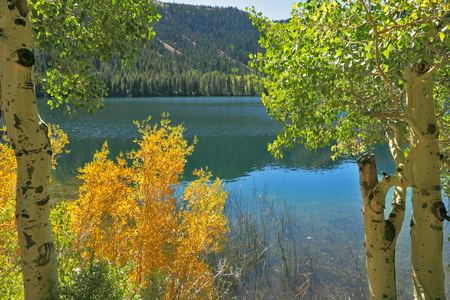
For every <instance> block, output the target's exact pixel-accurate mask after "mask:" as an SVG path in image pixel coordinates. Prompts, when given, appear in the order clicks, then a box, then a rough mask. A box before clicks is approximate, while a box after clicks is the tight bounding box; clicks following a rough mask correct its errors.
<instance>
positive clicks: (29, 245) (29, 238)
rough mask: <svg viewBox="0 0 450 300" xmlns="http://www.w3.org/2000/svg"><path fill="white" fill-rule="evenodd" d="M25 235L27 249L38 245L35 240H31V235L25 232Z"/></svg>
mask: <svg viewBox="0 0 450 300" xmlns="http://www.w3.org/2000/svg"><path fill="white" fill-rule="evenodd" d="M23 235H24V236H25V242H26V247H27V249H30V248H31V247H33V246H34V245H36V242H35V241H33V239H32V238H31V235H28V234H26V232H25V231H24V232H23Z"/></svg>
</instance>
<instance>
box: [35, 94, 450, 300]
mask: <svg viewBox="0 0 450 300" xmlns="http://www.w3.org/2000/svg"><path fill="white" fill-rule="evenodd" d="M39 109H40V112H41V116H42V118H43V120H44V121H46V122H47V123H51V124H60V125H61V128H62V129H63V130H64V131H65V132H66V133H67V134H68V137H69V141H70V144H69V145H68V146H67V149H70V150H71V153H69V154H65V155H63V156H62V157H61V158H60V159H59V160H58V170H57V172H56V174H55V176H56V177H59V178H65V177H67V176H68V177H71V176H76V169H77V168H80V167H82V166H83V165H84V163H86V162H88V161H91V160H92V158H93V154H94V152H95V151H96V150H99V149H100V148H101V146H102V145H103V143H104V142H105V140H107V141H108V145H109V148H110V150H111V153H112V154H111V155H112V156H111V157H112V158H113V157H115V156H116V155H118V154H119V152H120V151H122V152H126V151H130V150H131V149H133V148H134V146H135V144H134V142H133V140H134V139H136V138H138V137H139V135H138V133H137V131H136V127H135V125H134V124H133V121H134V120H139V121H140V120H144V119H147V117H148V116H152V120H154V121H155V122H158V121H159V120H160V115H161V113H163V112H168V113H169V114H170V120H171V121H172V124H173V125H178V124H183V126H184V127H185V128H186V132H185V137H186V138H187V139H188V140H189V141H192V140H193V139H194V136H196V137H197V138H198V143H197V145H196V146H195V150H194V153H193V155H191V156H189V157H188V163H187V165H186V172H185V176H184V179H185V180H186V181H189V180H191V179H192V178H193V177H192V175H191V174H192V171H193V170H194V169H195V168H201V167H203V168H204V167H206V166H208V168H209V170H210V171H211V172H212V173H213V176H214V177H219V178H221V179H222V180H224V181H225V182H226V186H227V189H228V190H229V191H232V192H238V193H241V194H242V195H243V196H244V197H249V198H250V197H253V195H254V194H255V191H256V193H268V194H270V195H273V196H276V197H277V198H278V201H281V202H286V203H288V204H289V205H291V206H292V209H293V211H294V212H295V215H296V217H297V218H298V223H299V224H298V225H299V228H300V229H299V231H300V232H299V235H300V237H301V240H302V241H303V242H302V246H303V247H306V248H308V249H309V252H310V253H312V255H313V258H314V265H315V266H316V268H317V271H316V275H315V280H316V284H317V287H318V289H320V288H321V287H327V289H328V290H330V291H333V290H334V291H336V294H332V295H331V294H330V295H329V296H330V299H336V295H343V296H342V298H338V299H349V298H354V296H352V295H353V291H355V289H360V288H361V286H360V285H361V284H362V287H363V288H364V289H367V283H366V275H365V271H364V266H365V253H364V246H363V243H364V229H363V216H362V212H361V208H362V199H361V193H360V188H359V175H358V167H357V165H356V159H355V158H346V159H338V160H336V161H333V160H331V158H330V156H331V151H330V150H329V149H321V150H318V151H317V153H315V152H314V151H307V150H305V149H304V148H303V147H302V146H298V147H297V148H295V149H293V150H289V151H286V152H285V155H284V158H283V159H275V158H273V157H272V156H271V154H270V153H269V152H268V151H267V144H268V143H269V142H271V141H273V140H274V139H275V137H276V134H277V132H278V131H279V130H281V129H282V126H281V125H279V124H277V122H276V121H274V120H272V119H271V118H270V117H269V116H268V115H267V114H266V110H265V108H264V106H263V105H262V103H261V100H260V98H246V97H245V98H230V97H223V98H134V99H133V98H131V99H106V100H105V109H104V111H102V112H100V113H99V115H97V116H96V115H88V114H87V113H79V114H78V115H77V116H76V117H75V118H74V120H70V119H69V118H68V117H67V116H63V114H62V110H60V109H57V110H53V111H50V110H49V109H48V107H47V106H46V104H45V100H39ZM375 153H376V160H377V168H378V171H379V172H380V177H381V171H386V172H387V173H393V171H394V165H393V164H392V162H391V160H390V155H389V153H388V150H387V149H386V147H379V148H377V149H375ZM408 204H409V203H408ZM408 207H409V209H408V213H407V215H406V218H405V222H404V227H403V229H402V232H401V234H400V237H399V241H398V246H397V258H396V261H397V264H398V266H397V280H398V282H399V285H401V286H404V287H405V291H404V292H403V293H402V295H401V296H400V299H411V298H412V295H411V293H410V291H411V290H412V288H411V284H410V257H409V256H410V255H409V254H410V248H409V220H410V205H408ZM449 233H450V229H449V227H448V222H446V224H445V229H444V239H445V240H444V252H445V253H444V262H445V263H446V264H449V263H450V250H449V246H450V243H449V242H447V241H446V240H447V238H448V235H449ZM350 249H351V251H350ZM447 269H448V268H447ZM360 273H361V274H362V277H363V279H364V282H360V281H359V280H358V279H357V278H358V277H359V274H360ZM447 275H448V276H447V279H446V282H447V286H448V287H449V288H448V289H449V291H448V292H450V281H449V277H450V273H448V274H447ZM338 290H339V291H340V292H338ZM399 290H401V287H399ZM448 296H450V294H448ZM321 299H326V298H323V297H321ZM355 299H356V298H355Z"/></svg>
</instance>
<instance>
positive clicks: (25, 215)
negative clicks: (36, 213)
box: [22, 214, 30, 219]
mask: <svg viewBox="0 0 450 300" xmlns="http://www.w3.org/2000/svg"><path fill="white" fill-rule="evenodd" d="M22 217H23V218H26V219H29V218H30V215H29V214H22Z"/></svg>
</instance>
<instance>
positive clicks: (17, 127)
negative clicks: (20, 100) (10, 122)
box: [14, 114, 22, 129]
mask: <svg viewBox="0 0 450 300" xmlns="http://www.w3.org/2000/svg"><path fill="white" fill-rule="evenodd" d="M21 124H22V121H21V120H20V118H19V116H18V115H17V114H14V128H16V129H20V125H21Z"/></svg>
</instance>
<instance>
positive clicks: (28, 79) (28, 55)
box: [0, 0, 58, 299]
mask: <svg viewBox="0 0 450 300" xmlns="http://www.w3.org/2000/svg"><path fill="white" fill-rule="evenodd" d="M31 30H32V24H31V20H30V15H29V11H28V9H27V3H26V1H25V0H17V1H11V0H8V1H7V0H3V1H0V35H1V37H0V60H1V62H0V81H1V87H2V93H3V95H2V96H3V97H2V103H1V110H2V112H3V116H4V117H5V123H6V130H7V135H8V137H9V139H10V140H11V145H12V147H13V149H14V151H15V155H16V159H17V190H16V221H17V230H18V235H19V244H20V254H21V262H22V274H23V282H24V288H25V298H26V299H56V298H57V297H58V294H57V293H58V275H57V263H56V255H55V248H54V243H53V238H52V231H51V227H50V220H49V212H50V210H49V199H50V195H49V181H50V171H51V155H52V150H51V146H50V141H49V139H48V137H47V125H46V124H45V123H43V122H42V121H41V119H40V117H39V114H38V111H37V103H36V96H35V91H34V78H33V77H34V75H33V64H34V56H33V54H32V52H31V50H32V46H33V42H32V31H31Z"/></svg>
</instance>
